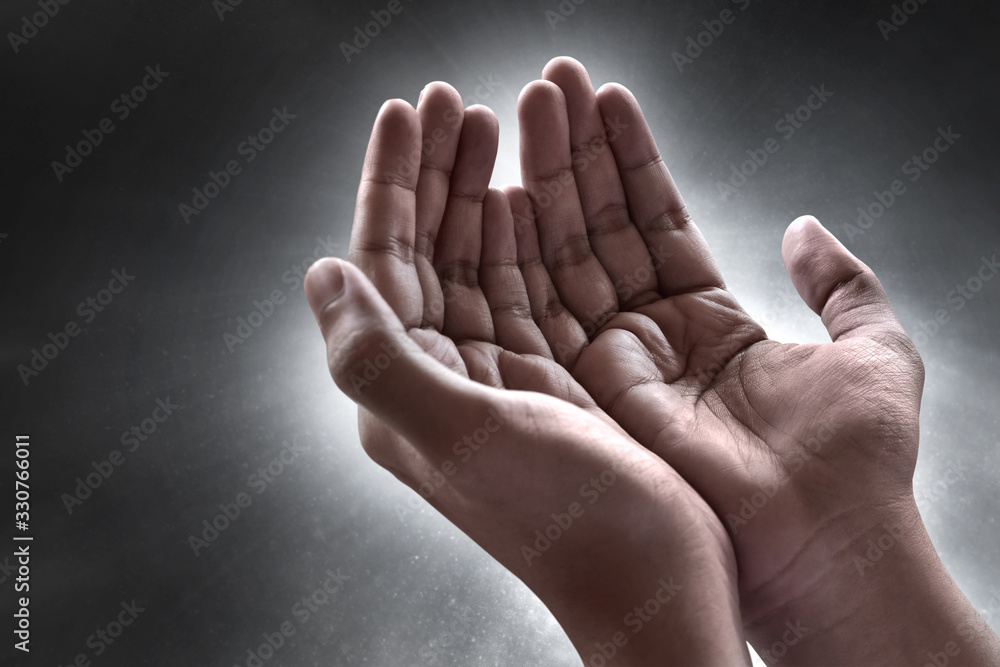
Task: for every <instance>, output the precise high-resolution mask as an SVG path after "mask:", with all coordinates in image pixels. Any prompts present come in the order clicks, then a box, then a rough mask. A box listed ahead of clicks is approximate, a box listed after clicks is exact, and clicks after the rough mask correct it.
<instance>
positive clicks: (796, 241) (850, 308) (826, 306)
mask: <svg viewBox="0 0 1000 667" xmlns="http://www.w3.org/2000/svg"><path fill="white" fill-rule="evenodd" d="M781 258H782V260H783V261H784V263H785V269H786V270H787V271H788V275H789V276H790V277H791V279H792V283H793V284H794V285H795V289H796V290H798V293H799V296H801V297H802V300H803V301H805V302H806V304H807V305H808V306H809V307H810V308H812V310H813V312H815V313H816V314H817V315H819V316H820V317H822V318H823V324H824V325H825V326H826V330H827V331H828V332H829V333H830V338H831V339H833V340H834V341H837V340H840V339H842V338H856V337H868V338H879V337H882V336H885V334H886V333H888V334H890V335H891V336H893V337H897V338H898V337H899V336H903V337H904V338H905V336H906V334H905V332H904V330H903V327H902V325H900V323H899V320H898V319H897V318H896V313H895V312H894V311H893V309H892V306H891V305H889V297H888V296H886V293H885V290H884V289H882V284H881V283H880V282H879V280H878V278H876V277H875V273H874V272H872V270H871V269H870V268H868V266H866V265H865V264H864V263H863V262H862V261H861V260H859V259H858V258H857V257H855V256H854V255H852V254H851V252H850V251H849V250H848V249H847V248H845V247H844V246H843V244H842V243H841V242H840V241H838V240H837V238H836V237H835V236H834V235H833V234H831V233H830V232H829V231H827V230H826V228H824V227H823V225H821V224H820V223H819V221H818V220H816V218H814V217H812V216H802V217H800V218H798V219H796V220H795V221H794V222H793V223H792V224H791V225H789V226H788V229H786V230H785V237H784V239H783V240H782V242H781Z"/></svg>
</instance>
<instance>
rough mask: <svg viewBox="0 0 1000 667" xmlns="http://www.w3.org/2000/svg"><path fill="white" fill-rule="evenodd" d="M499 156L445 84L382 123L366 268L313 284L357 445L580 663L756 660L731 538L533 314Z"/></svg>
mask: <svg viewBox="0 0 1000 667" xmlns="http://www.w3.org/2000/svg"><path fill="white" fill-rule="evenodd" d="M421 146H423V152H421ZM496 147H497V123H496V119H495V117H494V116H493V115H492V113H491V112H490V111H489V110H488V109H485V108H483V107H471V108H469V109H467V110H464V111H463V109H462V105H461V98H460V97H459V95H458V93H457V92H456V91H455V90H454V89H452V88H451V87H449V86H447V85H444V84H431V85H429V86H428V87H427V88H426V89H425V91H424V93H422V95H421V101H420V103H419V105H418V108H417V110H414V109H413V108H412V107H410V106H409V105H408V104H407V103H406V102H403V101H401V100H393V101H389V102H387V103H386V104H385V105H384V106H383V108H382V110H381V111H380V113H379V116H378V118H377V120H376V123H375V127H374V130H373V132H372V137H371V141H370V143H369V148H368V155H367V157H366V159H365V165H364V171H363V175H362V182H361V188H360V191H359V195H358V204H357V210H356V216H355V224H354V228H353V234H352V240H351V250H350V258H351V260H352V261H353V262H354V264H356V265H357V268H356V267H355V266H352V265H351V264H348V263H346V262H342V261H340V260H332V259H330V260H324V261H321V262H318V263H317V264H315V265H313V267H312V268H311V269H310V271H309V273H308V275H307V276H306V280H305V290H306V293H307V296H308V298H309V303H310V305H311V307H312V309H313V311H314V313H315V314H316V317H317V320H318V321H319V323H320V327H321V329H322V332H323V335H324V337H325V339H326V341H327V352H328V361H329V366H330V371H331V374H332V375H333V378H334V380H335V381H336V382H337V384H338V386H339V387H340V388H341V389H342V390H343V391H344V392H345V393H346V394H347V395H348V396H350V397H351V398H352V399H353V400H355V401H356V402H358V403H359V405H360V406H361V409H360V415H359V418H360V432H361V440H362V444H363V446H364V448H365V450H366V451H367V452H368V454H369V455H370V456H371V457H372V458H373V459H374V460H375V461H376V462H378V463H379V464H380V465H382V466H383V467H385V468H387V469H388V470H390V471H391V472H392V473H393V474H394V475H396V477H398V478H399V479H400V480H402V481H403V482H404V483H406V484H407V485H409V486H410V487H412V488H414V489H415V490H418V491H419V492H420V494H421V495H423V496H424V497H425V498H427V500H428V501H429V502H430V503H431V504H432V505H433V506H434V507H436V508H437V509H438V510H439V511H440V512H441V513H442V514H444V515H445V516H446V517H447V518H448V519H449V520H451V521H452V522H453V523H454V524H455V525H457V526H458V527H459V528H461V529H462V530H463V531H464V532H465V533H467V534H468V535H469V536H470V537H471V538H472V539H474V540H475V541H476V542H477V543H479V544H480V545H481V546H482V547H483V548H484V549H486V550H487V552H489V553H490V554H491V555H492V556H494V557H495V558H496V559H497V560H498V561H500V563H502V564H503V565H504V566H505V567H507V568H508V569H509V570H510V571H511V572H513V573H514V574H515V575H516V576H518V577H519V578H520V579H521V580H522V581H524V582H525V583H526V584H527V585H528V586H529V587H530V588H531V589H532V590H533V591H534V592H535V593H536V594H537V595H538V596H539V597H540V598H541V599H542V601H543V602H544V603H545V604H546V605H547V606H548V607H549V608H550V609H551V610H552V612H553V614H554V615H555V617H556V618H557V619H558V620H559V622H560V623H561V624H562V625H563V627H564V629H565V630H566V632H567V633H568V635H569V637H570V639H571V640H572V641H573V642H574V645H575V646H576V647H577V650H578V651H579V652H580V655H581V656H582V657H583V659H584V661H585V662H586V663H587V664H588V665H601V664H624V663H628V664H636V663H639V664H695V663H697V664H706V663H708V664H727V665H729V664H749V655H748V653H747V650H746V645H745V643H744V641H743V637H742V631H741V627H740V620H739V615H738V600H737V595H736V589H735V585H736V579H735V576H736V573H735V562H734V557H733V553H732V549H731V545H730V543H729V539H728V537H727V536H726V533H725V529H724V528H723V526H722V524H721V523H720V522H719V520H718V519H717V518H716V517H715V515H714V514H713V513H712V511H711V509H710V508H709V507H708V505H707V504H706V503H705V502H704V501H703V500H702V499H701V497H700V496H698V494H697V493H695V492H694V491H693V489H692V488H691V487H690V486H689V485H688V484H687V483H686V482H684V481H683V480H682V479H681V478H680V476H679V475H677V473H676V472H674V471H673V470H672V469H671V468H670V466H668V465H667V464H665V463H664V462H663V461H662V460H661V459H659V458H658V457H656V456H654V455H652V454H650V453H649V452H648V451H646V450H645V449H644V448H642V447H640V446H639V445H638V444H637V443H636V442H635V441H634V440H633V439H632V438H630V437H629V436H628V435H627V434H626V433H625V432H624V431H623V430H622V429H621V428H620V427H619V426H618V425H616V424H615V423H614V422H613V421H612V420H611V419H609V418H608V416H607V415H606V414H605V413H604V412H603V411H602V410H600V409H599V408H598V407H597V406H596V404H595V403H594V401H593V399H592V398H591V396H590V395H588V394H587V392H585V391H584V390H583V389H582V388H581V387H580V385H579V384H578V383H577V382H576V381H575V380H574V379H573V378H572V377H571V376H570V374H569V373H568V372H567V371H566V370H565V369H563V368H562V367H561V366H559V365H558V364H557V363H555V361H554V360H553V355H552V352H551V350H550V348H549V345H548V344H547V342H546V339H545V337H544V336H543V335H542V332H541V331H540V330H539V329H538V327H536V325H535V323H534V322H533V321H532V318H531V317H530V312H531V307H532V306H533V304H529V301H528V298H527V289H532V290H536V291H537V290H539V289H542V290H544V289H546V288H545V287H544V285H543V283H544V281H545V280H547V276H546V275H545V272H544V270H543V269H542V267H541V265H540V264H536V265H534V266H533V267H527V270H526V275H525V278H526V279H527V282H528V285H529V287H528V288H526V285H525V279H524V278H522V274H521V271H520V270H519V269H518V264H517V262H518V260H519V259H521V261H522V263H523V262H524V258H523V257H520V258H519V254H518V249H517V246H516V243H515V232H514V225H513V219H512V216H511V211H510V205H509V203H508V200H507V197H506V195H505V194H504V193H503V192H501V191H499V190H492V189H489V188H488V183H489V178H490V172H491V171H492V169H493V163H494V160H495V156H496ZM519 196H522V197H523V192H520V193H519ZM366 276H367V277H366ZM548 289H549V290H550V291H551V285H549V286H548ZM553 294H554V292H553ZM605 658H611V659H609V660H605Z"/></svg>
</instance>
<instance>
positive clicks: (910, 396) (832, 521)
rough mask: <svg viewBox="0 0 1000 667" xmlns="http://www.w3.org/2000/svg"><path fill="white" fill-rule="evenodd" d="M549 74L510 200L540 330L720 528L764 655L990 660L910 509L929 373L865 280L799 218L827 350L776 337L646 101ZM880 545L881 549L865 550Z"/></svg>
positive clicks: (793, 266) (581, 77) (826, 659)
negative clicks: (744, 300)
mask: <svg viewBox="0 0 1000 667" xmlns="http://www.w3.org/2000/svg"><path fill="white" fill-rule="evenodd" d="M543 79H544V80H543V81H536V82H534V83H532V84H529V86H527V87H526V88H525V90H524V91H523V92H522V95H521V98H520V100H519V107H518V109H519V121H520V133H521V162H522V180H523V182H524V184H525V189H526V191H527V193H526V196H523V195H518V194H515V193H512V195H511V203H512V206H513V207H514V210H515V212H522V214H523V217H524V218H526V219H529V220H531V219H532V218H533V220H532V222H533V224H534V225H535V226H536V227H537V229H538V235H537V236H538V239H539V245H540V256H541V261H542V263H543V264H544V266H545V267H546V268H547V269H548V272H549V274H550V275H551V277H552V280H553V283H554V287H555V293H556V294H557V295H558V300H559V302H560V303H561V304H562V308H561V309H560V308H559V307H554V308H553V307H552V306H551V303H552V301H553V299H552V295H551V294H547V295H544V296H543V295H541V294H532V293H531V291H530V290H529V297H530V299H531V301H532V303H533V305H534V304H535V302H536V301H541V300H542V299H545V300H546V302H547V303H549V304H550V306H549V307H548V311H549V312H555V311H558V312H559V316H558V318H557V319H558V321H553V323H552V325H551V326H548V327H547V326H544V318H545V315H544V314H543V315H542V318H543V322H542V323H540V328H541V330H542V331H543V332H545V333H546V338H547V340H548V341H549V344H550V347H551V348H552V349H557V350H559V351H560V354H559V355H557V360H558V361H559V362H560V364H562V365H563V366H564V367H565V368H566V369H568V370H569V371H570V372H571V373H572V375H573V377H574V378H575V379H577V380H578V381H579V382H580V384H581V385H582V386H583V387H584V388H585V389H586V390H587V391H589V392H590V395H591V396H593V398H594V400H595V401H596V402H597V404H598V405H599V406H600V407H602V408H603V409H604V410H605V411H606V412H607V414H608V415H610V416H611V417H612V418H613V419H614V420H615V421H616V422H618V423H619V424H620V425H621V426H622V427H624V428H625V430H626V431H628V432H629V433H630V434H631V435H632V436H633V437H634V438H635V439H636V440H638V441H639V442H640V443H642V444H643V445H644V446H645V447H647V448H648V449H649V450H650V451H652V452H654V453H656V454H657V455H659V456H660V457H661V458H662V459H663V460H664V461H666V462H667V463H669V464H670V465H671V466H672V467H673V468H674V469H675V470H677V471H678V472H680V473H681V475H682V476H684V478H685V479H687V480H688V481H689V482H690V483H691V484H692V486H694V488H695V489H697V490H698V492H699V493H700V494H701V495H702V496H703V497H704V498H705V499H706V500H707V501H708V503H709V504H710V505H711V506H712V507H713V509H714V510H715V511H716V513H717V515H718V516H719V517H720V518H721V519H722V520H723V522H724V523H725V525H726V528H727V530H728V531H729V534H730V537H731V539H732V542H733V546H734V548H735V551H736V556H737V562H738V564H739V591H740V605H741V611H742V617H743V623H744V627H745V629H746V633H747V636H748V638H749V639H750V641H751V643H752V644H753V645H754V647H755V648H757V649H758V651H759V652H761V654H762V656H763V657H765V659H770V660H772V661H779V660H783V661H784V662H785V663H787V664H874V663H880V664H923V661H927V660H928V659H929V658H930V656H931V655H933V654H938V653H941V652H942V651H943V650H944V647H946V646H949V642H952V643H953V644H954V646H950V649H951V650H952V651H955V650H958V651H960V653H959V654H960V655H961V656H962V657H961V658H960V659H959V660H960V662H961V663H962V664H996V663H997V662H998V661H1000V648H998V642H997V639H996V636H995V635H994V634H993V633H992V632H991V631H990V629H989V628H988V627H987V626H986V624H985V623H984V622H983V621H982V620H981V619H980V617H979V616H978V614H977V613H976V611H975V609H974V608H973V607H972V606H971V604H970V603H969V602H968V600H967V599H966V598H965V596H964V595H963V594H962V593H961V591H960V590H959V589H958V587H957V586H956V585H955V583H954V581H953V580H952V579H951V577H950V576H949V575H948V573H947V571H946V570H945V569H944V567H943V565H942V564H941V561H940V559H939V558H938V556H937V554H936V553H935V551H934V548H933V545H932V544H931V542H930V539H929V537H928V535H927V532H926V530H925V529H924V526H923V523H922V521H921V519H920V516H919V513H918V512H917V508H916V503H915V501H914V497H913V487H912V477H913V470H914V467H915V464H916V455H917V441H918V434H919V427H918V415H919V408H920V396H921V392H922V388H923V379H924V371H923V365H922V362H921V360H920V357H919V355H918V354H917V351H916V349H915V348H914V346H913V343H912V342H911V341H910V339H909V338H908V337H907V336H906V334H905V332H904V331H903V328H902V326H901V325H900V323H899V321H898V320H897V318H896V316H895V314H894V312H893V310H892V307H891V306H890V304H889V300H888V298H887V296H886V294H885V291H884V290H883V289H882V286H881V285H880V283H879V281H878V279H877V278H876V277H875V274H874V273H873V272H872V271H871V269H870V268H869V267H867V266H866V265H865V264H863V263H862V262H861V261H859V260H858V259H857V258H855V257H854V256H853V255H851V254H850V252H848V251H847V249H846V248H844V246H843V245H841V244H840V243H839V242H838V241H837V240H836V238H834V237H833V236H832V235H831V234H830V233H829V232H827V231H826V230H825V229H824V228H823V227H822V226H821V225H820V224H819V222H818V221H816V220H815V219H814V218H812V217H808V216H807V217H803V218H799V219H798V220H796V221H795V222H793V223H792V224H791V225H790V226H789V228H788V229H787V231H786V233H785V238H784V241H783V244H782V259H783V260H784V263H785V267H786V268H787V270H788V273H789V276H790V277H791V279H792V282H793V284H794V285H795V288H796V289H797V291H798V293H799V295H800V296H801V297H802V299H803V300H804V301H805V303H806V304H807V305H808V306H809V307H810V308H811V309H812V310H813V311H814V312H816V313H817V314H818V315H819V316H820V317H821V318H822V321H823V323H824V325H825V326H826V328H827V330H828V332H829V334H830V337H831V339H832V342H830V343H826V344H808V345H796V344H782V343H779V342H776V341H772V340H769V339H768V338H767V335H766V334H765V332H764V330H763V329H762V328H761V327H760V326H759V325H758V324H757V323H755V322H754V321H753V320H752V319H751V318H750V317H749V316H748V315H747V314H746V313H745V312H744V311H743V309H742V308H741V307H740V306H739V304H738V303H737V302H736V299H735V298H733V296H732V295H731V294H730V293H729V292H727V291H726V287H725V284H724V282H723V280H722V276H721V274H720V272H719V270H718V267H717V266H716V264H715V262H714V260H713V258H712V255H711V252H710V251H709V249H708V246H707V245H706V243H705V241H704V239H703V238H702V236H701V234H700V233H699V232H698V230H697V228H696V227H695V225H694V224H693V222H692V221H691V219H690V216H689V215H688V213H687V212H686V209H685V207H684V203H683V201H682V199H681V197H680V194H679V192H678V190H677V187H676V186H675V184H674V182H673V179H672V178H671V176H670V174H669V172H668V171H667V168H666V166H665V165H664V164H663V161H662V159H661V158H660V155H659V152H658V150H657V148H656V145H655V143H654V141H653V138H652V135H651V133H650V131H649V128H648V127H647V125H646V122H645V119H644V118H643V116H642V112H641V110H640V109H639V105H638V103H637V102H636V101H635V98H634V97H633V96H632V95H631V94H630V93H629V92H628V91H627V90H626V89H624V88H623V87H621V86H619V85H615V84H610V85H606V86H604V87H602V88H601V89H600V90H599V91H597V93H596V94H595V93H594V91H593V88H592V86H591V83H590V80H589V78H588V76H587V73H586V70H585V69H584V68H583V66H582V65H580V63H578V62H576V61H575V60H572V59H569V58H557V59H555V60H553V61H552V62H550V63H549V65H548V66H547V67H546V68H545V70H544V73H543ZM602 119H603V122H602ZM604 126H606V127H607V128H608V130H610V129H611V128H619V129H618V130H617V131H616V132H617V134H616V135H615V136H611V135H609V134H608V131H606V130H605V127H604ZM622 127H624V128H625V129H623V130H621V129H620V128H622ZM595 146H597V147H600V146H605V148H610V150H606V149H605V150H595V149H594V148H593V147H595ZM588 149H589V152H587V150H588ZM581 156H583V157H581ZM553 179H555V181H556V182H559V183H560V185H561V186H562V187H561V188H560V189H559V191H558V193H557V194H553V192H554V190H555V188H553V187H552V184H553V182H554V180H553ZM546 195H548V198H546ZM546 202H548V205H546V206H542V205H540V204H543V203H546ZM648 269H655V270H648ZM551 319H553V320H555V319H556V318H551ZM883 536H886V537H883ZM879 539H881V540H882V541H881V544H882V545H886V544H890V541H891V546H889V547H888V549H887V550H886V551H885V552H884V554H882V555H881V556H879V552H878V551H876V550H874V549H872V551H871V554H872V555H871V556H869V555H868V554H869V549H871V548H873V547H874V546H877V545H878V544H879V542H878V540H879ZM869 540H875V542H874V543H869ZM862 559H863V560H862ZM793 628H795V629H794V630H793ZM942 655H945V656H948V655H949V654H948V653H947V652H945V653H943V654H942ZM950 655H952V656H954V655H955V653H954V652H952V653H951V654H950ZM938 659H939V660H940V658H938ZM948 659H950V660H953V661H954V660H955V659H956V658H955V657H951V658H948Z"/></svg>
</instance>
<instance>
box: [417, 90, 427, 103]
mask: <svg viewBox="0 0 1000 667" xmlns="http://www.w3.org/2000/svg"><path fill="white" fill-rule="evenodd" d="M425 90H427V86H424V87H423V90H421V91H420V95H419V96H418V97H417V106H419V105H420V102H421V101H422V100H423V99H424V91H425Z"/></svg>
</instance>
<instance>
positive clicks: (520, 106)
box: [517, 79, 566, 118]
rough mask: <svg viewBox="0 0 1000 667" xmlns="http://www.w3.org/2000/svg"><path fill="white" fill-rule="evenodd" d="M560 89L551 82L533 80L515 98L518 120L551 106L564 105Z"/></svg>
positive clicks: (564, 101)
mask: <svg viewBox="0 0 1000 667" xmlns="http://www.w3.org/2000/svg"><path fill="white" fill-rule="evenodd" d="M565 103H566V100H565V97H564V96H563V92H562V89H561V88H559V86H557V85H556V84H554V83H552V82H551V81H546V80H544V79H535V80H534V81H532V82H530V83H528V84H527V85H526V86H525V87H524V88H522V89H521V93H520V94H519V95H518V96H517V113H518V118H530V117H531V116H532V115H533V114H536V113H539V112H541V111H544V109H545V108H546V107H547V106H551V105H553V104H563V105H564V104H565Z"/></svg>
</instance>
